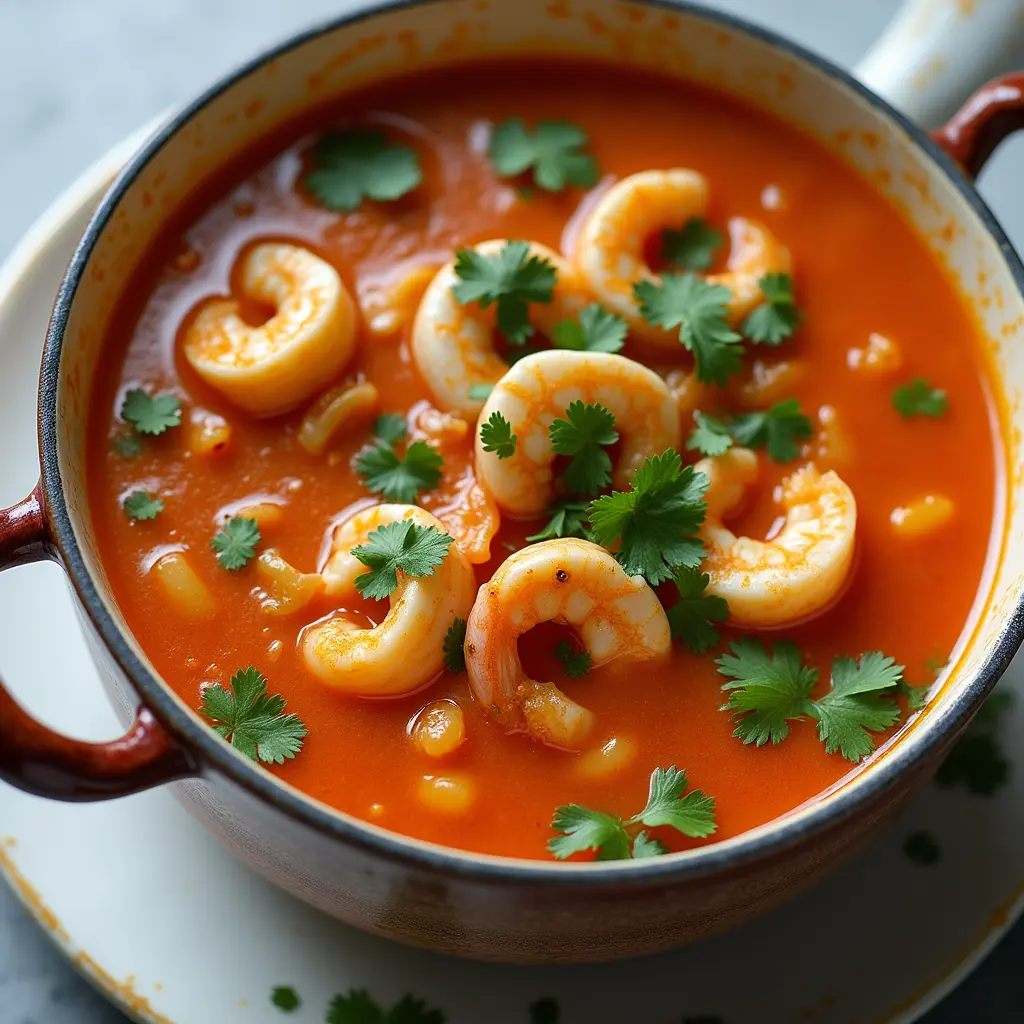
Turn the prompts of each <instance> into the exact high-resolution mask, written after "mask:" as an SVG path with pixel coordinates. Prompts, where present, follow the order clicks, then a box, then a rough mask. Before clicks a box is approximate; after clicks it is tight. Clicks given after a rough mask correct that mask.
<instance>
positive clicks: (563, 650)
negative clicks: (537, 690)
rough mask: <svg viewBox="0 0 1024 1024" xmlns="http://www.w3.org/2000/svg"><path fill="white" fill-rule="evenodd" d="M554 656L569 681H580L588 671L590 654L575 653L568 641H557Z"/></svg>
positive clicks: (584, 652) (586, 652) (583, 652)
mask: <svg viewBox="0 0 1024 1024" xmlns="http://www.w3.org/2000/svg"><path fill="white" fill-rule="evenodd" d="M554 654H555V657H556V658H557V659H558V660H559V661H560V662H561V663H562V668H563V669H564V670H565V674H566V675H567V676H568V677H569V678H570V679H582V678H583V677H584V676H585V675H586V674H587V673H588V672H589V671H590V663H591V657H590V652H589V651H577V650H576V648H575V647H573V645H572V644H571V643H569V641H568V640H561V641H559V643H558V644H557V645H556V646H555V651H554Z"/></svg>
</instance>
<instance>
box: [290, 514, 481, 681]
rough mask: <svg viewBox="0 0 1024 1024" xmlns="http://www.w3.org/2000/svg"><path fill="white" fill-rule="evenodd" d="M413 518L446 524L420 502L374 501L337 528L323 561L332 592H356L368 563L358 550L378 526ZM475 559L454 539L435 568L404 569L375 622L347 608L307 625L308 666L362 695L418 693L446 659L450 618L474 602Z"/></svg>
mask: <svg viewBox="0 0 1024 1024" xmlns="http://www.w3.org/2000/svg"><path fill="white" fill-rule="evenodd" d="M405 519H411V520H412V521H413V522H414V523H416V524H418V525H419V526H432V527H434V529H436V530H440V531H441V532H442V533H444V532H445V529H444V525H443V524H442V523H441V522H440V521H439V520H437V519H435V518H434V516H432V515H431V514H430V513H429V512H426V511H424V510H423V509H421V508H417V507H416V506H414V505H374V506H372V507H371V508H367V509H364V510H363V511H362V512H357V513H356V514H355V515H354V516H352V518H351V519H347V520H346V521H345V522H343V523H341V524H340V525H339V526H338V527H336V528H335V531H334V537H333V539H332V542H331V552H330V555H329V557H328V559H327V564H326V566H325V567H324V569H323V577H324V580H325V582H326V593H327V594H328V595H330V596H332V597H334V598H335V599H338V600H343V599H345V598H348V597H352V596H354V595H355V593H356V586H355V580H356V577H357V576H359V575H361V574H362V573H364V572H366V566H365V565H363V563H362V562H360V561H359V559H358V558H356V557H355V555H353V554H352V549H353V548H355V547H358V546H359V545H360V544H363V543H365V541H366V539H367V537H368V536H369V535H370V533H372V532H373V531H374V530H376V529H378V528H379V527H381V526H386V525H387V524H388V523H397V522H401V521H402V520H405ZM475 593H476V580H475V578H474V576H473V567H472V566H471V565H470V564H469V562H468V561H467V560H466V556H465V555H464V554H463V553H462V550H461V549H460V548H459V546H458V545H457V544H454V543H453V544H451V545H450V546H449V548H448V554H447V556H446V557H445V559H444V561H443V562H442V563H441V564H440V565H439V566H437V568H436V569H435V570H434V574H433V575H432V576H423V577H412V576H405V575H403V574H402V573H401V572H399V574H398V587H397V588H396V589H395V591H394V592H393V593H392V594H391V597H390V598H389V600H390V602H391V607H390V609H389V611H388V613H387V615H386V616H385V617H384V619H383V621H382V622H380V623H379V624H378V625H376V626H374V627H373V628H372V629H365V628H362V627H360V626H357V625H355V623H353V622H351V621H350V620H349V619H347V618H345V617H344V615H343V614H341V613H335V614H334V615H332V616H330V617H328V618H326V619H321V620H320V621H319V622H317V623H314V624H313V625H312V626H309V627H307V628H306V629H305V630H304V632H303V634H302V640H301V646H302V655H303V657H304V658H305V661H306V666H307V667H308V668H309V670H310V672H312V673H313V675H315V676H316V677H317V678H318V679H319V680H320V681H321V682H323V683H324V684H325V685H326V686H328V687H330V688H331V689H334V690H339V691H341V692H344V693H350V694H354V695H356V696H359V697H390V696H395V695H397V694H403V693H412V692H413V691H414V690H418V689H419V688H420V687H421V686H423V685H424V684H425V683H428V682H429V681H430V680H431V679H432V678H433V677H434V676H435V675H437V673H438V672H440V671H441V668H442V667H443V665H444V652H443V649H442V645H443V643H444V637H445V633H447V631H448V628H449V626H451V624H452V621H453V620H454V619H456V618H463V619H464V618H466V616H467V615H468V614H469V610H470V608H471V607H472V606H473V597H474V595H475Z"/></svg>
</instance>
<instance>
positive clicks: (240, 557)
mask: <svg viewBox="0 0 1024 1024" xmlns="http://www.w3.org/2000/svg"><path fill="white" fill-rule="evenodd" d="M262 539H263V538H262V536H261V535H260V528H259V524H258V523H257V522H256V520H255V519H247V518H246V517H245V516H232V517H231V518H230V519H229V520H228V521H227V522H226V523H225V524H224V527H223V529H221V530H219V531H218V532H217V533H216V534H215V535H214V537H213V539H212V540H211V541H210V547H211V548H213V550H214V551H215V552H217V561H218V562H220V564H221V565H222V566H224V568H225V569H227V570H228V571H229V572H235V571H237V570H238V569H241V568H242V567H243V566H246V565H248V564H249V560H250V559H252V558H254V557H255V556H256V545H257V544H259V542H260V541H261V540H262Z"/></svg>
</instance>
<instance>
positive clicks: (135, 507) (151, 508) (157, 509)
mask: <svg viewBox="0 0 1024 1024" xmlns="http://www.w3.org/2000/svg"><path fill="white" fill-rule="evenodd" d="M124 510H125V512H126V513H127V515H128V518H129V519H134V520H140V519H143V520H145V519H156V517H157V516H158V515H160V513H161V512H163V510H164V503H163V502H162V501H161V500H160V499H159V498H154V497H153V495H151V494H150V493H149V492H148V491H132V493H131V494H129V495H128V497H127V498H125V499H124Z"/></svg>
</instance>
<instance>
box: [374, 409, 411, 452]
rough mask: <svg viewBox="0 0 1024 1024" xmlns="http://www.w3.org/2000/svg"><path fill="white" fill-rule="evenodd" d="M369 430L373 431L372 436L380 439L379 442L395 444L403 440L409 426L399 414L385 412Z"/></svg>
mask: <svg viewBox="0 0 1024 1024" xmlns="http://www.w3.org/2000/svg"><path fill="white" fill-rule="evenodd" d="M370 429H371V430H372V431H373V436H374V437H377V438H380V440H381V441H386V442H387V443H388V444H397V443H398V442H399V441H403V440H405V436H406V434H408V433H409V424H408V423H407V422H406V420H405V417H404V416H403V415H402V414H401V413H398V412H385V413H381V415H380V416H378V417H377V418H376V419H375V420H374V421H373V426H372V427H371V428H370Z"/></svg>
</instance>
